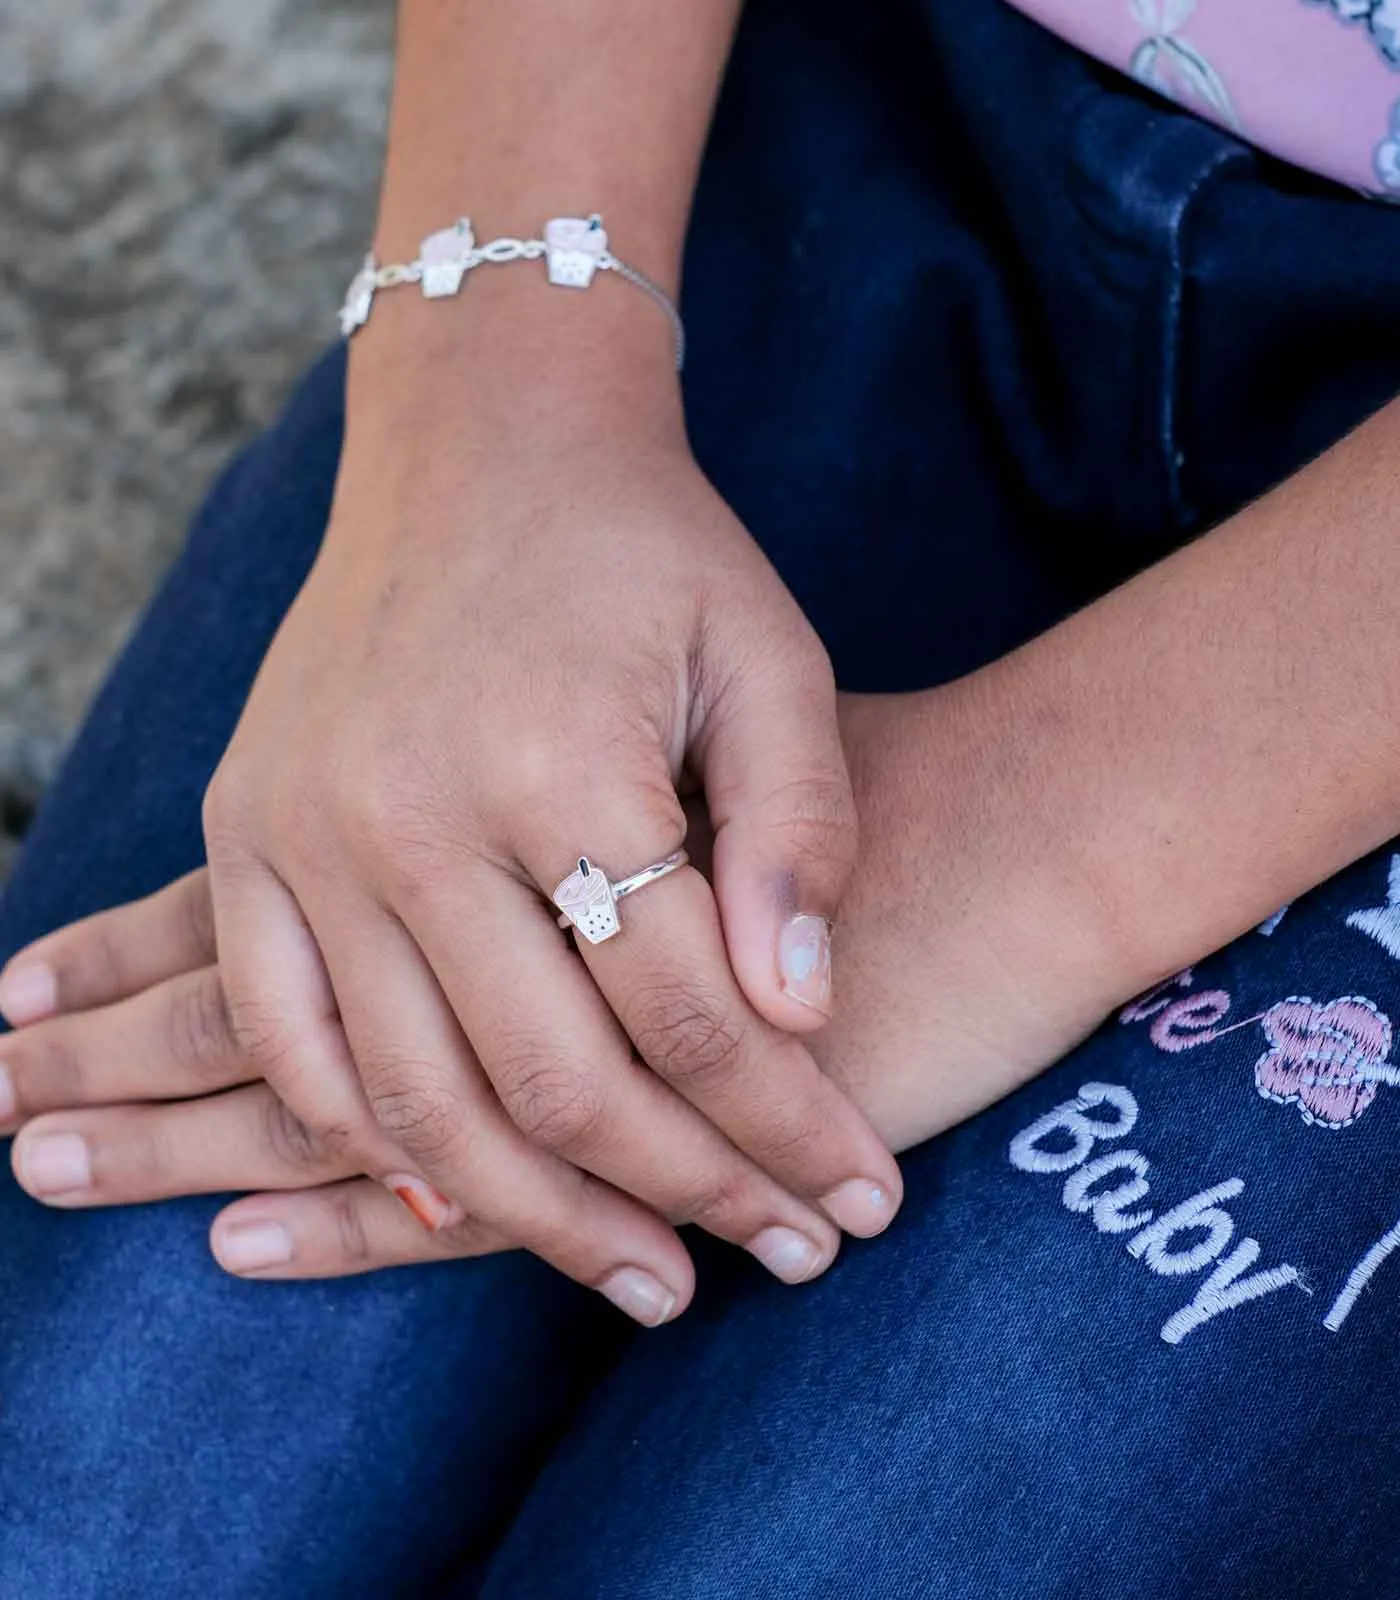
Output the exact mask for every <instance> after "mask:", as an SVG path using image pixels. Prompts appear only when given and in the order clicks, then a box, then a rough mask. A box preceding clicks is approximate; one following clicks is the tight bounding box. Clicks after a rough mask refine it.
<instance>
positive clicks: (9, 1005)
mask: <svg viewBox="0 0 1400 1600" xmlns="http://www.w3.org/2000/svg"><path fill="white" fill-rule="evenodd" d="M57 1010H58V979H57V978H56V977H55V976H54V973H53V969H52V967H46V966H45V965H44V964H43V962H42V961H29V962H26V963H25V964H24V965H23V966H20V967H11V968H10V969H9V970H8V971H7V972H6V973H5V974H4V976H3V977H0V1013H3V1014H4V1017H5V1020H6V1021H7V1022H8V1023H9V1024H10V1025H11V1027H15V1028H23V1027H25V1026H26V1025H27V1024H28V1023H31V1022H40V1021H42V1020H43V1018H45V1017H49V1016H52V1015H53V1013H54V1012H55V1011H57Z"/></svg>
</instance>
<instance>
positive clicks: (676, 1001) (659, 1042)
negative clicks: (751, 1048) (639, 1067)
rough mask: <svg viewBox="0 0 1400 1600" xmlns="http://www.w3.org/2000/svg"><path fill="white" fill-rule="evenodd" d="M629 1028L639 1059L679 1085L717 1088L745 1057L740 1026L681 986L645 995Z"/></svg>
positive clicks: (719, 1006)
mask: <svg viewBox="0 0 1400 1600" xmlns="http://www.w3.org/2000/svg"><path fill="white" fill-rule="evenodd" d="M633 1028H634V1032H633V1035H632V1037H633V1039H634V1040H635V1042H636V1046H637V1049H638V1051H639V1052H640V1054H641V1056H642V1058H643V1060H645V1061H646V1062H647V1063H648V1065H649V1066H651V1067H653V1068H654V1069H655V1070H656V1071H657V1072H659V1073H661V1075H662V1076H663V1077H665V1078H667V1079H668V1080H670V1081H671V1082H672V1083H675V1084H677V1085H678V1086H683V1087H689V1088H693V1089H697V1090H704V1089H707V1088H718V1087H720V1086H721V1085H723V1084H724V1083H725V1082H727V1081H728V1080H729V1078H731V1077H732V1076H733V1074H734V1072H735V1071H736V1069H737V1068H738V1065H739V1063H740V1061H741V1060H742V1058H743V1054H744V1045H745V1038H744V1033H745V1030H744V1027H743V1025H742V1024H741V1023H740V1022H739V1021H738V1019H737V1018H735V1017H734V1016H733V1015H732V1014H731V1012H730V1011H729V1009H728V1008H727V1007H726V1006H725V1005H724V1004H723V1003H722V1002H721V1001H720V1000H719V999H718V998H716V997H715V996H713V995H708V994H706V993H705V992H704V991H703V990H701V989H697V988H694V987H692V986H690V985H688V984H686V983H683V982H677V981H674V980H670V979H668V980H664V981H661V982H658V983H656V984H654V985H652V986H651V987H650V988H648V989H646V990H644V991H643V992H642V994H641V996H640V997H639V999H638V1002H637V1007H636V1011H635V1014H634V1019H633Z"/></svg>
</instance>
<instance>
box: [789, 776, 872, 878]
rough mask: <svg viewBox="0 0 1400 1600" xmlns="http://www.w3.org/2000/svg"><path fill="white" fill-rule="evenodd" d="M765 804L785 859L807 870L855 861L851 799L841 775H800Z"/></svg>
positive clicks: (841, 867) (827, 869)
mask: <svg viewBox="0 0 1400 1600" xmlns="http://www.w3.org/2000/svg"><path fill="white" fill-rule="evenodd" d="M769 808H770V810H771V812H772V813H773V814H775V815H776V816H777V818H778V819H779V820H778V822H777V831H778V835H779V837H780V839H781V840H782V842H783V845H784V847H785V849H786V853H787V856H788V858H789V860H790V861H791V862H792V863H793V865H794V866H795V867H797V868H798V869H805V870H808V871H820V872H833V871H846V870H849V869H850V868H851V867H852V866H853V865H854V864H855V857H856V845H857V831H858V829H857V821H856V806H855V800H854V798H853V796H852V794H851V789H850V785H849V784H848V783H847V782H846V780H845V778H844V776H835V775H833V776H830V777H818V778H804V779H802V780H801V782H798V783H793V784H789V785H787V786H786V787H785V788H783V789H781V790H778V791H777V792H776V793H775V794H774V795H773V796H772V798H771V799H770V801H769Z"/></svg>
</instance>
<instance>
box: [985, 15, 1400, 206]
mask: <svg viewBox="0 0 1400 1600" xmlns="http://www.w3.org/2000/svg"><path fill="white" fill-rule="evenodd" d="M1013 4H1015V5H1016V6H1017V7H1018V9H1020V10H1021V11H1024V12H1026V13H1028V14H1029V15H1030V16H1032V17H1034V18H1036V20H1037V21H1039V22H1042V23H1044V24H1045V26H1046V27H1047V28H1050V29H1051V30H1052V31H1053V32H1055V33H1058V34H1059V35H1060V36H1061V37H1062V38H1064V39H1068V40H1070V42H1071V43H1073V44H1076V45H1078V46H1079V47H1080V48H1081V49H1083V50H1087V51H1088V52H1089V53H1090V54H1091V55H1095V56H1097V57H1098V58H1099V59H1100V60H1101V61H1106V62H1108V63H1109V65H1110V66H1114V67H1118V68H1120V69H1121V70H1122V71H1124V72H1127V73H1130V74H1131V75H1132V76H1133V77H1134V78H1136V79H1137V80H1138V81H1139V82H1140V83H1144V84H1147V85H1148V86H1149V87H1150V88H1153V89H1156V90H1157V91H1158V92H1159V93H1161V94H1165V95H1167V96H1169V97H1170V98H1171V99H1173V100H1175V101H1177V102H1178V103H1179V104H1181V105H1182V106H1185V107H1187V108H1188V109H1190V110H1192V111H1197V112H1199V113H1200V114H1201V115H1202V116H1205V117H1209V118H1211V119H1212V120H1213V121H1215V122H1218V123H1221V124H1222V125H1223V126H1225V127H1227V128H1230V129H1232V130H1233V131H1234V132H1236V133H1238V134H1239V135H1240V137H1241V138H1244V139H1248V140H1249V141H1250V143H1251V144H1257V145H1259V146H1260V147H1261V148H1263V149H1265V150H1269V151H1272V152H1273V154H1274V155H1277V156H1282V157H1283V159H1284V160H1285V161H1291V162H1293V163H1294V164H1295V165H1297V166H1300V167H1307V168H1309V169H1311V170H1312V171H1313V172H1319V173H1321V174H1322V175H1323V176H1324V177H1328V178H1335V179H1336V180H1337V181H1338V182H1340V183H1345V184H1347V185H1349V186H1350V187H1352V188H1354V189H1360V190H1362V191H1363V192H1365V193H1367V194H1372V195H1378V196H1382V197H1385V198H1388V199H1397V198H1400V0H1013Z"/></svg>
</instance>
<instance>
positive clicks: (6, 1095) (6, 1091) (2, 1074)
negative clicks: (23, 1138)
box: [0, 1061, 18, 1122]
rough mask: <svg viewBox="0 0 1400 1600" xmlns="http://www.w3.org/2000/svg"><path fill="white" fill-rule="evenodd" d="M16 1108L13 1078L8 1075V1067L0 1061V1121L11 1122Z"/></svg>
mask: <svg viewBox="0 0 1400 1600" xmlns="http://www.w3.org/2000/svg"><path fill="white" fill-rule="evenodd" d="M17 1109H18V1107H17V1105H16V1102H15V1080H14V1079H13V1078H12V1077H11V1076H10V1069H9V1068H8V1067H7V1066H6V1065H5V1063H4V1062H3V1061H0V1122H13V1121H14V1117H15V1111H16V1110H17Z"/></svg>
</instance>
